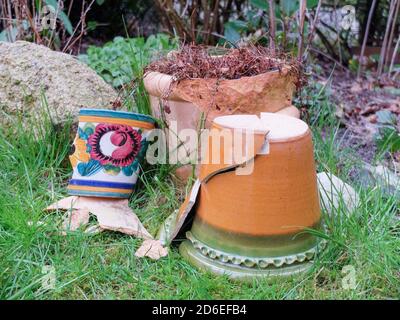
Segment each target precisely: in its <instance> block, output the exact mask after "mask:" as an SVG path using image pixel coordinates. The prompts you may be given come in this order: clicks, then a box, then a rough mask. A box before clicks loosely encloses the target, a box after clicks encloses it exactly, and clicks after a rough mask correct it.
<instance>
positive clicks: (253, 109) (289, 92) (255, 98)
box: [144, 67, 300, 181]
mask: <svg viewBox="0 0 400 320" xmlns="http://www.w3.org/2000/svg"><path fill="white" fill-rule="evenodd" d="M295 80H296V79H295V78H294V76H293V75H292V74H291V73H290V67H284V68H282V70H280V71H279V70H275V71H270V72H267V73H264V74H260V75H257V76H252V77H242V78H240V79H234V80H220V81H218V80H217V79H199V78H197V79H188V80H182V81H179V82H178V83H173V77H172V76H170V75H167V74H162V73H159V72H149V73H147V74H146V75H145V77H144V85H145V88H146V90H147V92H148V93H149V96H150V103H151V108H152V111H153V115H154V116H155V117H157V118H162V119H165V120H166V121H167V123H168V124H170V123H171V122H172V121H176V126H175V127H174V130H176V131H177V132H173V133H172V134H174V135H178V134H179V132H180V131H181V130H183V129H194V130H198V129H199V127H200V125H201V123H200V122H201V119H202V115H203V118H205V127H206V128H208V127H210V124H211V122H212V120H213V119H214V118H215V117H217V116H223V115H230V114H259V113H260V112H276V113H281V114H285V115H289V116H293V117H296V118H299V117H300V112H299V110H298V109H297V108H296V107H294V106H293V105H292V96H293V92H294V89H295ZM169 130H171V129H169ZM196 147H197V146H193V145H190V146H186V149H188V150H194V149H196ZM191 172H192V168H191V166H185V167H183V168H182V169H181V170H180V171H178V172H177V175H178V176H179V177H180V178H181V179H182V180H184V181H186V179H187V176H189V175H190V174H191Z"/></svg>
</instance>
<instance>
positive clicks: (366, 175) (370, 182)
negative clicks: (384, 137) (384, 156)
mask: <svg viewBox="0 0 400 320" xmlns="http://www.w3.org/2000/svg"><path fill="white" fill-rule="evenodd" d="M360 176H361V177H362V182H363V184H364V186H366V187H373V186H379V187H380V188H381V189H382V191H383V192H384V194H386V195H387V196H395V197H396V198H400V176H399V173H397V174H396V173H395V172H393V171H391V170H390V169H389V168H388V167H386V166H384V165H378V166H372V165H370V164H368V163H364V165H363V168H362V170H361V173H360Z"/></svg>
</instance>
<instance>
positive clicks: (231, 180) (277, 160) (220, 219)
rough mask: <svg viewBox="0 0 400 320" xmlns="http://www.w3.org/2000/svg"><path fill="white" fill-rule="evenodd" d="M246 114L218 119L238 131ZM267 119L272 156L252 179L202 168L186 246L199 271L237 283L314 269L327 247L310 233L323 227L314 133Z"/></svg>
mask: <svg viewBox="0 0 400 320" xmlns="http://www.w3.org/2000/svg"><path fill="white" fill-rule="evenodd" d="M238 117H240V116H225V117H218V118H216V119H214V122H213V127H214V128H216V129H219V130H222V129H227V128H230V129H232V128H235V126H237V125H238V122H240V120H238ZM234 118H235V119H234ZM231 119H232V120H233V121H232V120H231ZM260 121H261V123H262V124H263V125H265V126H266V127H267V128H268V129H269V130H270V132H269V134H268V136H267V137H268V138H267V139H268V152H267V153H258V154H257V155H256V156H255V158H254V168H253V171H252V173H251V174H247V175H238V174H237V172H236V171H233V170H230V171H229V170H228V171H221V173H218V174H216V175H214V176H213V177H212V178H211V179H209V180H207V181H206V179H204V178H205V177H206V176H210V173H212V171H213V170H217V169H218V168H222V167H223V165H222V164H221V165H219V166H218V165H215V164H213V165H209V164H202V165H201V168H200V175H199V179H200V181H202V183H201V187H200V191H199V195H198V198H197V203H196V207H195V218H194V222H193V225H192V228H191V230H190V232H188V233H187V238H188V240H186V241H185V242H184V243H183V244H182V245H181V248H180V251H181V253H182V254H183V256H184V257H185V258H187V259H188V260H189V261H190V262H192V263H193V264H195V265H196V266H199V267H201V268H205V269H207V270H210V271H212V272H215V273H219V274H221V273H226V274H228V275H229V276H231V277H234V278H248V277H255V276H256V277H258V276H271V275H289V274H293V273H297V272H302V271H305V270H308V269H309V268H310V266H311V263H310V261H311V260H312V259H313V258H314V256H315V254H316V252H317V251H318V250H319V249H320V247H321V246H322V243H320V241H319V240H318V239H317V238H316V237H315V236H313V235H312V234H311V233H309V232H307V230H308V229H310V228H311V229H320V228H321V221H320V219H321V215H320V206H319V199H318V190H317V180H316V172H315V165H314V158H313V145H312V140H311V132H310V130H309V128H308V126H307V125H306V124H305V123H304V122H303V121H301V120H298V119H295V118H292V117H288V116H283V115H277V114H273V113H265V114H262V116H261V120H260ZM254 122H255V121H254ZM255 135H259V134H258V133H256V134H255ZM255 139H256V140H257V137H256V138H255ZM212 148H213V144H212V143H211V141H210V140H209V144H208V147H207V152H209V153H210V152H212ZM220 152H221V155H220V159H224V157H223V154H222V151H220Z"/></svg>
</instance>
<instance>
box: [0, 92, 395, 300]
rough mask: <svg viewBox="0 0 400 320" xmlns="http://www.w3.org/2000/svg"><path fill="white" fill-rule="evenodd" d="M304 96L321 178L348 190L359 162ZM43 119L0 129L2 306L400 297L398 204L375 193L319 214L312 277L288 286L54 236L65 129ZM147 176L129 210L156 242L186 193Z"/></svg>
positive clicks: (80, 237)
mask: <svg viewBox="0 0 400 320" xmlns="http://www.w3.org/2000/svg"><path fill="white" fill-rule="evenodd" d="M135 90H136V89H135ZM307 90H308V91H307ZM307 90H306V91H307V92H305V95H306V97H307V104H308V105H309V116H308V121H309V123H310V124H311V127H312V130H313V136H314V144H315V157H316V162H317V167H318V170H325V171H327V170H328V171H330V172H332V173H334V174H336V175H338V176H339V177H341V178H342V179H344V180H345V181H347V182H350V181H349V172H350V170H352V169H354V167H355V166H359V165H360V161H359V159H358V158H357V156H356V155H355V153H354V150H350V149H346V148H345V147H344V146H343V145H342V143H341V140H340V139H339V138H338V136H337V132H338V123H337V121H336V119H335V118H334V117H333V116H332V114H333V107H332V105H331V104H330V103H329V97H328V96H326V95H325V93H324V92H325V90H324V88H320V87H312V86H311V87H310V88H309V89H307ZM141 101H142V103H144V102H143V101H148V100H147V99H144V100H141ZM147 103H148V102H147ZM130 106H131V107H132V108H134V107H135V104H134V103H131V105H130ZM137 107H139V106H137ZM147 107H148V106H147ZM147 107H146V106H141V109H142V110H143V109H146V108H147ZM46 115H47V113H46V112H43V114H42V115H41V116H39V117H38V118H37V119H33V120H32V121H30V123H26V122H24V123H23V124H22V121H21V120H20V119H15V120H14V123H13V125H11V126H2V128H0V164H1V166H0V298H1V299H223V298H225V299H246V298H247V299H386V298H394V299H398V298H400V271H399V270H400V252H399V251H400V249H399V248H400V222H399V220H396V219H394V218H395V216H396V215H398V212H399V203H398V202H397V200H396V199H395V198H394V197H388V196H387V195H386V194H385V192H384V191H383V190H380V189H379V188H373V189H360V190H359V193H360V197H361V200H362V205H361V206H360V207H359V208H358V209H357V210H356V211H355V212H354V213H353V214H352V215H351V216H350V217H347V215H346V212H345V209H344V208H343V207H340V208H339V209H338V210H337V212H335V215H334V216H331V217H329V216H327V215H326V214H325V213H324V218H325V223H326V234H323V235H322V236H323V237H325V238H326V239H327V240H328V246H327V248H326V250H325V251H323V252H322V253H321V254H320V255H319V256H318V258H317V259H316V261H315V265H314V268H313V270H311V272H309V273H307V274H303V275H299V276H295V277H292V278H285V279H272V280H263V281H261V280H257V281H253V282H250V283H239V282H235V281H231V280H229V279H228V278H227V277H221V276H214V275H211V274H208V273H204V272H201V271H198V270H197V269H195V268H193V267H192V266H191V265H190V264H188V263H187V262H186V261H184V260H183V259H182V257H181V256H180V255H179V253H178V250H177V245H176V244H174V245H173V246H172V248H171V250H170V254H169V255H168V257H166V258H163V259H161V260H159V261H151V260H148V259H138V258H136V257H135V255H134V253H135V251H136V249H137V248H138V247H139V246H140V244H141V240H139V239H135V238H133V237H131V236H127V235H123V234H119V233H113V232H104V233H101V234H97V235H88V234H85V233H83V232H81V231H77V232H73V233H69V234H68V235H67V236H62V235H60V234H59V233H58V232H57V231H58V228H59V226H60V224H61V222H62V220H63V217H62V215H61V214H56V213H45V212H43V208H45V207H46V206H47V205H49V204H50V203H52V202H54V201H55V200H57V199H60V198H61V197H63V196H65V195H66V189H65V187H66V183H67V180H68V177H69V176H70V174H71V168H70V165H69V163H68V160H67V154H68V150H69V144H70V142H71V140H72V139H71V138H72V136H71V123H70V122H67V123H66V124H65V125H64V126H63V127H62V128H59V127H54V126H53V125H52V124H51V119H49V117H47V116H46ZM145 171H146V172H145V174H144V175H143V176H142V181H141V186H140V188H139V191H138V192H137V193H135V194H134V196H133V197H132V199H131V201H130V204H131V206H132V208H133V209H134V211H135V212H136V213H137V215H138V216H139V218H140V219H141V221H142V222H143V224H144V225H145V226H146V228H147V229H148V230H149V231H150V232H151V233H152V234H155V233H156V231H157V229H158V227H159V225H160V223H161V222H162V221H163V220H164V219H165V218H166V217H167V216H168V215H169V214H170V213H171V212H173V210H175V209H176V208H178V207H179V204H180V203H181V202H182V200H183V199H184V197H185V193H186V192H187V190H185V189H182V188H178V187H176V186H175V185H174V183H173V180H172V179H171V175H170V173H171V167H169V166H167V165H160V166H155V167H146V168H145ZM45 266H52V267H54V268H55V273H56V288H55V289H51V290H46V289H44V288H43V286H42V280H43V278H44V276H45V275H44V274H43V273H42V269H43V267H45ZM345 266H352V267H354V270H355V272H356V274H355V276H356V278H355V279H356V287H355V289H345V288H344V287H343V286H342V281H343V279H346V275H347V274H346V273H342V270H343V268H344V267H345Z"/></svg>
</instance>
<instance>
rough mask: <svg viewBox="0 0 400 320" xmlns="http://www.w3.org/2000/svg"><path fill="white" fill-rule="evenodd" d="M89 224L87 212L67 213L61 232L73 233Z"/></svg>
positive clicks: (79, 210) (83, 210)
mask: <svg viewBox="0 0 400 320" xmlns="http://www.w3.org/2000/svg"><path fill="white" fill-rule="evenodd" d="M88 222H89V210H87V209H77V210H72V211H70V212H68V214H67V217H66V218H65V220H64V222H63V226H62V227H63V230H66V231H75V230H77V229H78V228H79V227H81V226H84V225H86V224H87V223H88Z"/></svg>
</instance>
